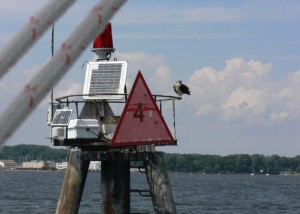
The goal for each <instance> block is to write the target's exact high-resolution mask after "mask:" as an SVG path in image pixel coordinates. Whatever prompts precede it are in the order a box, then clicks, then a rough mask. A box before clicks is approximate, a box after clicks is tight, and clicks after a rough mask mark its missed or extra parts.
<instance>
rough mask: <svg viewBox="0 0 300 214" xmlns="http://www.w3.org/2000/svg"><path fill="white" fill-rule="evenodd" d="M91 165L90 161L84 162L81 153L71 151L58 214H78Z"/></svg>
mask: <svg viewBox="0 0 300 214" xmlns="http://www.w3.org/2000/svg"><path fill="white" fill-rule="evenodd" d="M89 164H90V161H86V160H83V158H82V156H81V151H70V154H69V159H68V167H67V169H66V172H65V177H64V181H63V184H62V187H61V192H60V196H59V200H58V204H57V207H56V214H76V213H78V210H79V206H80V201H81V196H82V192H83V189H84V184H85V180H86V176H87V173H88V169H89Z"/></svg>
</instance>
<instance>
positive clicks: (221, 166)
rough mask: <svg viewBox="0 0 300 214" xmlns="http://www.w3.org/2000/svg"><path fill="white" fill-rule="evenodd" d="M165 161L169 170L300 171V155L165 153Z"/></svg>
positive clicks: (202, 171)
mask: <svg viewBox="0 0 300 214" xmlns="http://www.w3.org/2000/svg"><path fill="white" fill-rule="evenodd" d="M165 161H166V165H167V168H168V170H169V171H172V172H194V173H196V172H199V173H221V174H252V173H253V174H274V175H277V174H280V173H299V172H300V155H298V156H296V157H282V156H279V155H271V156H264V155H260V154H253V155H247V154H234V155H228V156H220V155H199V154H165Z"/></svg>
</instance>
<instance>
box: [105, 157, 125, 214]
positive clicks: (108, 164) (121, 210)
mask: <svg viewBox="0 0 300 214" xmlns="http://www.w3.org/2000/svg"><path fill="white" fill-rule="evenodd" d="M101 183H102V185H101V186H102V206H101V213H103V214H112V213H116V214H127V213H130V162H129V161H102V162H101Z"/></svg>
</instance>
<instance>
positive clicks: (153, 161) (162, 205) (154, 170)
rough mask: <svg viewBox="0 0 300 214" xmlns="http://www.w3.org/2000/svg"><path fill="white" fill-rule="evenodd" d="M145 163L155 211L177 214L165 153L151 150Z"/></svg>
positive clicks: (159, 213) (158, 213)
mask: <svg viewBox="0 0 300 214" xmlns="http://www.w3.org/2000/svg"><path fill="white" fill-rule="evenodd" d="M145 165H146V176H147V180H148V184H149V188H150V195H151V198H152V204H153V208H154V212H155V213H157V214H161V213H164V214H175V213H176V207H175V203H174V199H173V194H172V189H171V185H170V181H169V177H168V173H167V169H166V165H165V162H164V158H163V153H162V152H149V154H148V156H147V160H146V161H145Z"/></svg>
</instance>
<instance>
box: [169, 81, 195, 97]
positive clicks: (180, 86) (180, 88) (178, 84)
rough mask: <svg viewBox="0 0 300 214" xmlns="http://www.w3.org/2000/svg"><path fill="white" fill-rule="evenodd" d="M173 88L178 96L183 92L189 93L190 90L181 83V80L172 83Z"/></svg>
mask: <svg viewBox="0 0 300 214" xmlns="http://www.w3.org/2000/svg"><path fill="white" fill-rule="evenodd" d="M173 88H174V91H175V92H176V93H177V94H178V95H179V96H182V95H183V94H188V95H191V90H190V89H189V87H187V86H186V85H185V84H182V81H181V80H178V81H177V82H176V83H175V85H173Z"/></svg>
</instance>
